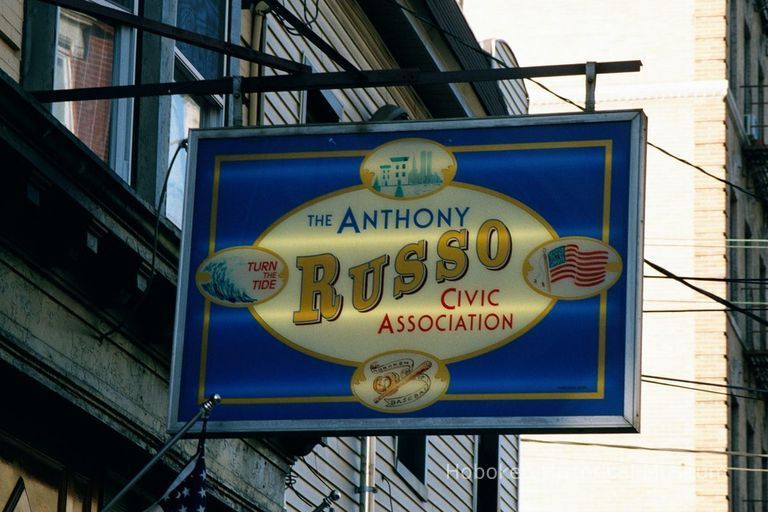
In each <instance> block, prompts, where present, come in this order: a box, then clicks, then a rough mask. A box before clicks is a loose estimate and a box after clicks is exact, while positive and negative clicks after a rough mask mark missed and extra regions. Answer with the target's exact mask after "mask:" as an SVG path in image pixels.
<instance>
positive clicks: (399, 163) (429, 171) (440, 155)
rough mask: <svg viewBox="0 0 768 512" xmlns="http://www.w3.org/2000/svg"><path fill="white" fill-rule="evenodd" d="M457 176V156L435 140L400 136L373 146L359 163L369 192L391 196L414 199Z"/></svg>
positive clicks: (442, 186) (434, 190) (438, 187)
mask: <svg viewBox="0 0 768 512" xmlns="http://www.w3.org/2000/svg"><path fill="white" fill-rule="evenodd" d="M455 175H456V158H455V157H454V156H453V153H451V152H450V151H448V149H446V148H445V147H444V146H442V145H440V144H438V143H437V142H434V141H431V140H426V139H400V140H396V141H393V142H388V143H387V144H383V145H381V146H379V147H378V148H376V149H374V150H373V151H372V152H371V154H369V155H368V156H367V157H365V159H364V160H363V163H362V165H361V166H360V179H361V180H362V181H363V184H364V185H365V186H366V187H368V188H369V189H370V190H371V191H372V192H374V193H376V194H378V195H380V196H383V197H387V198H391V199H416V198H419V197H424V196H427V195H430V194H434V193H435V192H437V191H439V190H441V189H442V188H444V187H446V186H448V184H449V183H450V182H451V181H453V178H454V176H455Z"/></svg>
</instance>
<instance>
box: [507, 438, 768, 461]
mask: <svg viewBox="0 0 768 512" xmlns="http://www.w3.org/2000/svg"><path fill="white" fill-rule="evenodd" d="M522 441H523V442H524V443H536V444H556V445H565V446H597V447H600V448H615V449H619V450H642V451H648V452H667V453H701V454H711V455H732V456H738V457H756V458H761V459H766V458H768V454H765V453H754V452H736V451H732V450H696V449H694V448H672V447H667V448H660V447H659V448H657V447H655V446H638V445H628V444H611V443H589V442H586V441H550V440H546V439H529V438H527V437H526V438H523V439H522Z"/></svg>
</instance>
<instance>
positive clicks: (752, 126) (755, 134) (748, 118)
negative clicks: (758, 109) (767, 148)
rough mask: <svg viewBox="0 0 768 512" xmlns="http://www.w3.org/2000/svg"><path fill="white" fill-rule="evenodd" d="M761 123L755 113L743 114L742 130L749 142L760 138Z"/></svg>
mask: <svg viewBox="0 0 768 512" xmlns="http://www.w3.org/2000/svg"><path fill="white" fill-rule="evenodd" d="M761 123H762V122H761V121H760V120H759V119H758V118H757V116H756V115H755V114H744V132H745V133H746V134H747V139H748V140H749V142H757V141H758V139H759V138H760V131H761V126H759V125H760V124H761ZM761 142H762V141H761Z"/></svg>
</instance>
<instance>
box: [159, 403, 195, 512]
mask: <svg viewBox="0 0 768 512" xmlns="http://www.w3.org/2000/svg"><path fill="white" fill-rule="evenodd" d="M207 427H208V417H207V416H204V417H203V427H202V429H201V436H200V440H199V441H198V443H197V453H195V456H194V457H192V458H191V459H190V460H189V462H187V465H186V466H184V469H182V470H181V472H180V473H179V475H178V476H177V477H176V480H174V481H173V483H171V485H170V486H169V487H168V490H167V491H165V494H163V497H162V498H160V500H159V501H157V502H156V503H155V504H153V505H152V506H151V507H149V508H148V509H146V510H145V511H144V512H205V506H206V501H207V499H206V498H207V494H206V491H205V484H206V478H207V473H206V471H205V434H206V432H207V430H208V428H207Z"/></svg>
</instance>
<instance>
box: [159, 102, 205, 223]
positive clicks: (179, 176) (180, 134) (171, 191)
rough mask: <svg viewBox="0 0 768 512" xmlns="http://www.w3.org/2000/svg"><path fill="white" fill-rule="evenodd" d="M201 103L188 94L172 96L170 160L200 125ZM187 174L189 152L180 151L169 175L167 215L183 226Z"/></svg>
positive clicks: (172, 220) (166, 202)
mask: <svg viewBox="0 0 768 512" xmlns="http://www.w3.org/2000/svg"><path fill="white" fill-rule="evenodd" d="M200 113H201V109H200V105H199V104H198V103H197V102H196V101H195V100H194V99H192V98H191V97H190V96H187V95H178V96H172V97H171V126H170V136H169V144H168V162H169V163H170V161H171V159H172V158H173V154H174V153H175V152H176V148H178V145H179V143H180V142H181V141H182V140H183V139H185V138H186V137H187V135H188V134H189V130H190V129H192V128H199V127H200ZM186 174H187V152H186V151H184V150H181V151H179V154H178V156H177V157H176V161H175V162H174V164H173V167H172V168H171V173H170V175H169V176H168V189H167V192H166V201H165V215H166V217H168V219H169V220H170V221H171V222H173V223H174V224H176V225H177V226H179V227H181V220H182V213H183V209H184V183H185V180H186Z"/></svg>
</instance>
